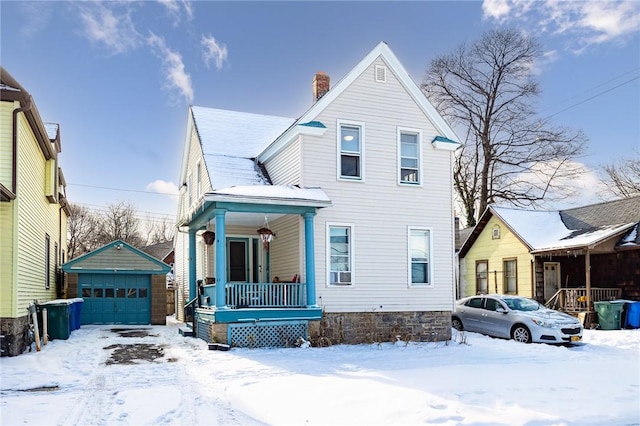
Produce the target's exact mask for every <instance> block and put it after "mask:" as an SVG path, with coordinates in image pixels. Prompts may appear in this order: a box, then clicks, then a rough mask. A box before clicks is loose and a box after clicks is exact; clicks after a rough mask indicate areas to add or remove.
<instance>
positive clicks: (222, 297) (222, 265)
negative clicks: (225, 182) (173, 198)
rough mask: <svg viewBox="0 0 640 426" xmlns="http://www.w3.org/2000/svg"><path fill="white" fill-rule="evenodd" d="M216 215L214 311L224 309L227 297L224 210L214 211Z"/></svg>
mask: <svg viewBox="0 0 640 426" xmlns="http://www.w3.org/2000/svg"><path fill="white" fill-rule="evenodd" d="M214 213H215V215H216V309H226V307H227V297H226V291H225V287H226V284H227V262H226V259H227V236H226V231H225V214H226V213H227V211H226V210H224V209H215V210H214Z"/></svg>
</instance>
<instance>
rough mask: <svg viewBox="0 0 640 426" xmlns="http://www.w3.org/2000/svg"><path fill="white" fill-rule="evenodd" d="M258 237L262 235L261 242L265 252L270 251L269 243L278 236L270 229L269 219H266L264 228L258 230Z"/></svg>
mask: <svg viewBox="0 0 640 426" xmlns="http://www.w3.org/2000/svg"><path fill="white" fill-rule="evenodd" d="M257 232H258V235H260V241H262V246H263V247H264V249H265V250H267V251H269V243H270V242H271V240H272V239H273V237H274V236H275V235H276V234H275V233H274V232H273V231H272V230H271V229H269V221H268V220H267V217H266V216H265V217H264V224H263V225H262V228H260V229H258V231H257Z"/></svg>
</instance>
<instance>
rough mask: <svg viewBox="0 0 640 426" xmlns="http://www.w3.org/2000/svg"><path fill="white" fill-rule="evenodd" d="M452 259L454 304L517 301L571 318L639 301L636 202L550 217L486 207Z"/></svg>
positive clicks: (639, 206)
mask: <svg viewBox="0 0 640 426" xmlns="http://www.w3.org/2000/svg"><path fill="white" fill-rule="evenodd" d="M459 259H460V286H459V289H458V297H466V296H471V295H475V294H480V293H499V294H518V295H520V296H524V297H530V298H533V299H536V300H538V301H539V302H544V303H547V304H549V305H550V306H552V307H556V308H560V309H564V310H566V311H572V312H579V311H582V310H588V309H590V308H591V303H592V302H595V301H600V300H611V299H612V298H623V299H627V300H640V268H638V265H640V196H636V197H630V198H623V199H619V200H613V201H608V202H602V203H598V204H592V205H587V206H581V207H575V208H571V209H565V210H554V211H540V210H521V209H513V208H504V207H496V206H489V207H488V208H487V209H486V210H485V212H484V213H483V214H482V216H481V217H480V220H479V221H478V224H477V225H476V226H475V228H474V229H473V230H472V231H471V233H470V234H469V236H468V237H467V239H466V240H465V241H464V243H463V244H462V246H461V248H460V252H459Z"/></svg>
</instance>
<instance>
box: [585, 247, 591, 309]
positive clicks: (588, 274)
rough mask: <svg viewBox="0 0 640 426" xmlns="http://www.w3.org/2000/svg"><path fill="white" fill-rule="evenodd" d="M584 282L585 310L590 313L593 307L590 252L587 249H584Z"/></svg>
mask: <svg viewBox="0 0 640 426" xmlns="http://www.w3.org/2000/svg"><path fill="white" fill-rule="evenodd" d="M584 281H585V287H586V291H587V310H588V311H590V310H591V309H592V307H593V306H592V305H591V252H590V251H589V247H587V248H586V252H585V254H584Z"/></svg>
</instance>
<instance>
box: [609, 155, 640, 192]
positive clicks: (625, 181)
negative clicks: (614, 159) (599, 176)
mask: <svg viewBox="0 0 640 426" xmlns="http://www.w3.org/2000/svg"><path fill="white" fill-rule="evenodd" d="M604 171H605V174H606V177H605V179H604V181H603V183H604V184H605V186H606V187H607V188H608V189H609V191H611V192H612V193H613V194H615V195H616V196H618V197H624V198H629V197H635V196H638V195H640V156H639V157H638V158H631V159H627V160H624V161H620V162H618V163H617V164H608V165H606V166H604Z"/></svg>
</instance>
